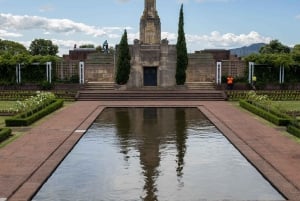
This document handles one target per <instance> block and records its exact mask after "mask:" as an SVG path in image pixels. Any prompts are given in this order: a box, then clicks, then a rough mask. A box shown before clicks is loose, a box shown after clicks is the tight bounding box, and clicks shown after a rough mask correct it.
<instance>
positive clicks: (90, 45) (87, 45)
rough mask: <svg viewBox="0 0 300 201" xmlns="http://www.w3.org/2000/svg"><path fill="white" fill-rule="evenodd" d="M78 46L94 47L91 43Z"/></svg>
mask: <svg viewBox="0 0 300 201" xmlns="http://www.w3.org/2000/svg"><path fill="white" fill-rule="evenodd" d="M79 48H95V45H93V44H84V45H80V46H79Z"/></svg>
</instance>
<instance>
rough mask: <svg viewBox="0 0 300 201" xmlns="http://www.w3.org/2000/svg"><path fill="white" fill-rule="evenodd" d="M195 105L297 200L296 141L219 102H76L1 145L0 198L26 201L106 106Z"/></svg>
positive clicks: (299, 151)
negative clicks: (17, 137)
mask: <svg viewBox="0 0 300 201" xmlns="http://www.w3.org/2000/svg"><path fill="white" fill-rule="evenodd" d="M123 106H126V107H136V106H141V107H186V106H188V107H198V108H199V109H200V110H201V111H202V112H203V113H204V114H205V115H206V116H207V117H208V118H209V119H210V120H211V121H212V122H213V123H214V124H215V125H216V126H217V127H218V128H219V129H220V130H221V132H222V133H224V135H225V136H226V137H227V138H228V139H229V140H230V141H231V142H232V143H233V144H234V146H236V147H237V148H238V149H239V150H240V152H241V153H242V154H243V155H244V156H245V157H246V158H247V159H248V160H249V161H250V162H251V163H252V164H253V165H254V166H255V167H256V168H257V169H258V170H259V171H260V172H261V173H262V174H263V175H264V176H265V177H266V178H267V179H268V180H269V181H270V182H271V183H272V185H273V186H274V187H275V188H277V189H278V190H279V191H280V192H281V193H282V194H283V195H284V196H285V197H286V198H287V200H291V201H300V174H299V170H300V144H299V143H297V142H295V141H293V140H292V139H291V138H290V137H288V136H285V135H283V134H282V133H280V132H279V131H278V130H276V129H275V128H272V127H271V126H268V125H266V124H263V123H262V122H261V121H260V120H259V119H257V118H256V117H255V116H253V115H250V114H249V113H248V112H246V111H243V110H241V109H239V108H237V107H235V106H233V105H231V104H230V103H229V102H223V101H217V102H214V101H163V102H161V101H151V102H150V101H139V102H136V101H110V102H103V101H91V102H89V101H78V102H75V103H73V104H71V105H68V106H67V107H64V108H63V109H61V110H59V111H57V112H55V113H54V114H52V115H51V116H50V117H47V120H46V121H45V120H44V121H42V122H41V123H40V124H39V125H38V126H34V127H33V128H32V129H30V130H29V131H28V132H27V133H26V134H25V135H23V136H22V137H20V138H19V139H17V140H16V141H14V142H13V143H11V144H9V145H7V146H5V147H4V148H2V149H0V201H5V200H9V201H25V200H30V199H31V198H32V196H33V195H34V193H35V192H36V191H37V190H38V189H39V187H41V185H42V184H43V183H44V181H45V180H46V179H47V178H48V176H49V175H50V174H51V173H52V172H53V171H54V170H55V168H56V167H57V166H58V165H59V163H60V162H61V161H62V160H63V159H64V157H65V156H66V155H67V154H68V152H69V151H70V150H71V149H72V147H73V146H74V145H75V144H76V142H77V141H78V140H79V139H80V137H81V136H82V135H83V134H84V132H85V131H86V130H87V129H88V128H89V126H90V125H91V123H92V122H93V121H94V120H95V118H96V117H97V116H98V115H99V114H100V113H101V111H102V110H103V109H104V108H105V107H123Z"/></svg>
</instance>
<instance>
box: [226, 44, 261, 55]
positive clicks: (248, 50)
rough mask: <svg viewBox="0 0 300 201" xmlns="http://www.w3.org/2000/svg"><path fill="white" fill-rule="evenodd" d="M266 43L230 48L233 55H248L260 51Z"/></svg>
mask: <svg viewBox="0 0 300 201" xmlns="http://www.w3.org/2000/svg"><path fill="white" fill-rule="evenodd" d="M265 45H266V44H265V43H255V44H252V45H249V46H244V47H240V48H235V49H230V53H231V54H232V55H237V56H238V57H244V56H248V55H249V54H252V53H258V52H259V50H260V48H261V47H263V46H265Z"/></svg>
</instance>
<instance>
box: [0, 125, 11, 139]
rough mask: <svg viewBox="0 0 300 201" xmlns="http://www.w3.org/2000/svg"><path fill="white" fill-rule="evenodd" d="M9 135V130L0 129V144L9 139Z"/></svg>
mask: <svg viewBox="0 0 300 201" xmlns="http://www.w3.org/2000/svg"><path fill="white" fill-rule="evenodd" d="M10 135H11V129H10V128H0V142H3V141H4V140H6V139H7V138H9V137H10Z"/></svg>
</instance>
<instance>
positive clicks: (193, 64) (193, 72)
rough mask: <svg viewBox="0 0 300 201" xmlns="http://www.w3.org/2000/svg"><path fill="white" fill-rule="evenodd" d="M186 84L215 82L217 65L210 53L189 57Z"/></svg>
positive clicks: (190, 55) (194, 54)
mask: <svg viewBox="0 0 300 201" xmlns="http://www.w3.org/2000/svg"><path fill="white" fill-rule="evenodd" d="M188 58H189V64H188V67H187V71H186V73H187V77H186V82H214V80H215V72H216V63H215V60H214V58H213V55H212V54H210V53H199V52H198V53H193V54H189V55H188Z"/></svg>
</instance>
